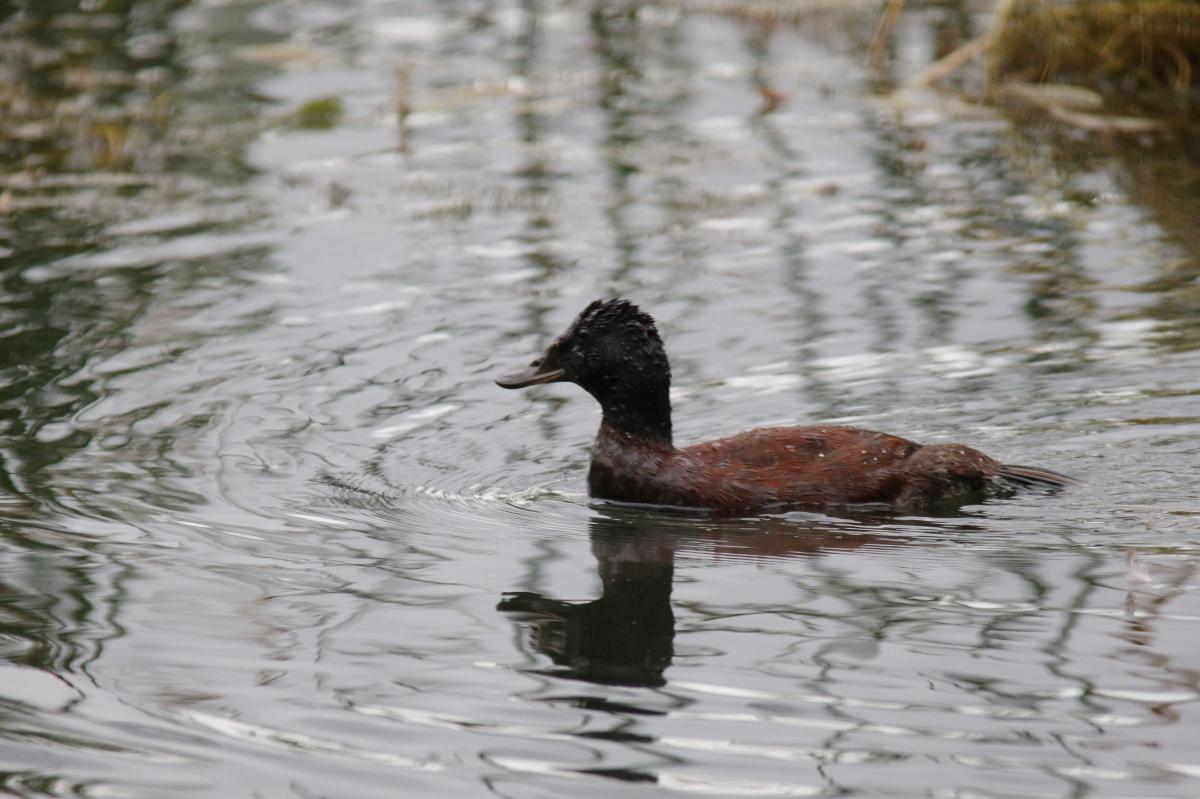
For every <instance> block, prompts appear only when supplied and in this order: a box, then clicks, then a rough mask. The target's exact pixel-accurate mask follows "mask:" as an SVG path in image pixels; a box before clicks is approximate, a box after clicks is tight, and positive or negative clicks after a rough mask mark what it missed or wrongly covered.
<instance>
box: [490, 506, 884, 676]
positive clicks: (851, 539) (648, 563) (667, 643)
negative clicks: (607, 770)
mask: <svg viewBox="0 0 1200 799" xmlns="http://www.w3.org/2000/svg"><path fill="white" fill-rule="evenodd" d="M589 533H590V538H591V544H592V556H593V557H594V558H595V559H596V570H597V572H598V573H599V575H600V581H601V595H600V597H599V598H598V599H594V600H591V601H587V602H579V601H575V600H558V599H552V598H549V597H546V596H543V595H541V594H538V593H535V592H530V591H521V592H513V593H509V594H506V595H505V597H504V599H502V600H501V602H500V604H499V605H498V606H497V610H500V611H504V612H506V613H511V614H513V615H514V617H515V618H517V619H518V620H520V621H521V622H522V623H523V624H524V625H526V626H527V627H528V629H529V636H530V643H531V645H532V646H533V648H534V649H535V650H537V651H538V652H540V653H542V654H543V655H546V656H547V657H549V658H550V659H551V660H552V661H553V662H554V664H555V665H556V666H557V667H558V668H556V669H553V670H550V671H549V672H547V673H548V674H552V675H554V676H558V677H566V678H570V679H578V680H586V681H588V682H594V683H601V684H613V685H632V686H661V685H665V684H666V679H665V678H664V676H663V675H664V672H665V671H666V669H667V668H668V667H669V666H670V665H671V660H672V658H673V657H674V641H675V615H674V612H673V610H672V608H671V587H672V582H673V579H674V573H675V558H676V555H677V553H678V551H679V549H680V548H681V547H682V548H685V549H688V548H693V547H695V546H697V545H701V546H704V547H706V548H708V549H710V550H711V551H712V552H714V553H717V554H723V555H729V556H735V557H739V558H746V557H750V558H761V557H795V556H806V555H816V554H820V553H822V552H830V551H848V550H854V549H858V548H860V547H863V546H868V545H875V546H897V545H900V544H901V543H903V542H904V539H903V538H901V537H898V536H890V535H889V536H879V535H872V534H869V533H861V532H856V533H848V532H846V531H845V529H836V528H832V527H823V526H822V525H821V524H820V523H815V524H805V525H798V524H797V523H795V522H793V521H789V520H788V519H785V518H778V519H775V518H764V519H759V520H741V521H735V522H729V523H725V524H723V523H722V522H720V521H700V520H696V521H694V522H688V521H686V517H682V518H680V517H676V518H672V515H671V514H669V513H668V512H656V511H642V510H635V509H625V508H619V507H615V506H607V507H601V508H599V509H597V510H596V512H595V513H594V514H593V515H592V517H591V518H590V519H589Z"/></svg>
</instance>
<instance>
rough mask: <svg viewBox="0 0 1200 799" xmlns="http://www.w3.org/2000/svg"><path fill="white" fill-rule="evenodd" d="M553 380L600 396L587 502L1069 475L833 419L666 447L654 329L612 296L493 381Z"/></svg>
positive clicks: (811, 506) (1044, 482)
mask: <svg viewBox="0 0 1200 799" xmlns="http://www.w3.org/2000/svg"><path fill="white" fill-rule="evenodd" d="M560 382H566V383H574V384H575V385H577V386H579V387H580V388H582V389H583V390H584V391H586V392H587V393H588V394H591V395H592V397H593V398H595V400H596V401H597V402H599V403H600V409H601V421H600V429H599V431H598V432H597V433H596V439H595V442H594V444H593V446H592V453H591V464H590V466H589V468H588V476H587V483H588V493H589V494H590V496H591V497H592V498H593V499H597V500H604V501H610V502H616V503H626V504H633V505H651V506H663V507H671V508H683V509H690V510H697V511H706V512H710V513H713V514H720V515H752V514H758V513H763V512H768V511H777V510H782V511H790V510H816V511H822V510H830V509H835V508H855V507H860V506H861V507H867V508H872V509H884V510H890V511H892V512H895V513H901V514H916V513H925V512H935V511H939V510H946V509H956V508H958V507H961V506H962V505H963V504H967V503H970V502H976V501H979V500H980V499H984V498H987V497H994V496H1011V495H1012V494H1013V493H1015V491H1016V490H1017V489H1021V488H1036V489H1043V490H1051V491H1054V490H1059V489H1062V488H1064V487H1066V486H1069V485H1072V484H1074V483H1075V482H1076V480H1075V479H1074V478H1071V477H1068V476H1067V475H1064V474H1060V473H1058V472H1054V471H1051V470H1049V469H1042V468H1038V467H1032V466H1017V465H1011V464H1003V463H1001V462H1000V461H998V460H996V459H994V458H992V457H990V456H988V455H985V454H984V453H982V452H980V451H979V450H977V449H973V448H972V447H968V446H966V445H964V444H918V443H917V442H915V441H910V440H908V439H906V438H902V437H900V436H896V435H891V434H888V433H881V432H877V431H874V430H866V429H862V428H858V427H849V426H842V425H812V426H796V427H761V428H756V429H753V430H748V431H746V432H743V433H738V434H736V435H732V436H728V437H726V438H719V439H716V440H713V441H706V442H702V443H699V444H693V445H691V446H687V447H682V448H680V447H676V446H675V442H674V438H673V436H672V427H671V399H670V389H671V366H670V363H669V361H668V359H667V353H666V349H665V348H664V346H663V341H662V338H661V336H660V335H659V332H658V327H657V326H656V325H655V322H654V319H653V317H651V316H650V315H649V314H648V313H646V312H644V311H642V310H641V309H640V308H639V307H638V306H637V305H635V304H634V303H632V302H631V301H629V300H628V299H624V298H620V297H618V298H616V299H611V300H596V301H594V302H592V303H590V304H589V305H588V306H587V307H586V308H584V309H583V311H582V312H580V314H579V316H578V317H576V319H575V321H574V322H572V323H571V325H570V326H569V327H568V328H567V329H566V330H565V331H564V332H563V333H562V334H561V335H559V336H558V337H557V338H555V339H554V340H553V341H552V342H551V343H550V345H549V346H548V347H547V348H546V350H545V352H544V353H543V354H542V355H541V356H540V357H538V358H536V359H535V360H534V361H533V362H532V363H531V364H530V365H529V366H528V368H526V369H522V370H519V371H517V372H513V373H511V374H505V375H501V376H500V377H497V378H496V384H497V385H499V386H500V387H501V388H506V389H521V388H527V387H529V386H537V385H544V384H547V383H560Z"/></svg>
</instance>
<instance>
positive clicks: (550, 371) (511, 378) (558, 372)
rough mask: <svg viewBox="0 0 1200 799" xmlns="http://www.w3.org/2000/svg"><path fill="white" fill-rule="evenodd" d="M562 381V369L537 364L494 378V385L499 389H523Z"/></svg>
mask: <svg viewBox="0 0 1200 799" xmlns="http://www.w3.org/2000/svg"><path fill="white" fill-rule="evenodd" d="M562 379H563V370H562V369H556V368H554V367H549V366H546V365H544V364H540V363H539V364H537V365H536V366H531V367H529V368H528V369H526V370H525V371H523V372H513V373H512V374H508V375H500V376H499V377H497V378H496V385H498V386H500V388H525V387H526V386H537V385H541V384H542V383H555V382H558V381H559V380H562Z"/></svg>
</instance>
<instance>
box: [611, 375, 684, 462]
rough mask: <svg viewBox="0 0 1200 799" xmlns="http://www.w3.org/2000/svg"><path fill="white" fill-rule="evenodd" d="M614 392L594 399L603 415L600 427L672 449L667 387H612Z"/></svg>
mask: <svg viewBox="0 0 1200 799" xmlns="http://www.w3.org/2000/svg"><path fill="white" fill-rule="evenodd" d="M613 389H614V390H611V391H606V392H603V395H602V396H598V397H597V399H598V400H599V401H600V407H601V409H602V410H603V412H604V420H603V422H602V427H603V428H607V429H608V430H610V431H612V432H615V433H624V434H626V435H628V436H632V437H635V438H638V439H641V440H643V441H646V442H649V443H653V444H657V445H659V446H665V447H666V448H668V449H673V448H674V443H673V440H672V437H671V398H670V386H669V384H668V385H663V386H657V387H653V388H647V387H644V386H643V387H633V388H627V389H625V390H621V389H622V387H620V386H613Z"/></svg>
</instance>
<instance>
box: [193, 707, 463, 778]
mask: <svg viewBox="0 0 1200 799" xmlns="http://www.w3.org/2000/svg"><path fill="white" fill-rule="evenodd" d="M179 715H180V716H181V717H182V718H183V719H184V720H186V721H190V722H192V723H194V724H198V725H200V726H201V727H205V728H207V729H210V730H213V731H214V732H219V733H221V734H222V735H227V736H229V737H231V738H237V739H238V740H241V741H246V742H248V743H256V744H263V745H266V746H272V747H276V748H280V749H286V750H289V751H302V752H311V753H313V754H321V755H333V756H336V757H345V758H351V759H354V760H363V761H366V762H369V763H377V764H380V765H385V766H395V767H397V768H403V769H416V770H419V771H440V770H441V769H442V768H443V766H442V765H441V764H440V763H437V762H434V761H432V760H417V759H415V758H411V757H404V756H402V755H397V754H393V753H391V752H380V751H377V750H370V749H358V748H355V747H352V746H348V745H347V744H343V743H338V742H337V741H330V740H327V739H323V738H317V737H314V736H312V735H306V734H304V733H299V732H288V731H285V730H278V729H274V728H271V727H264V726H261V725H258V724H250V723H248V722H245V721H235V720H233V719H229V718H224V717H221V716H213V715H210V714H208V713H202V712H200V711H197V710H185V711H182V712H180V713H179Z"/></svg>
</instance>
